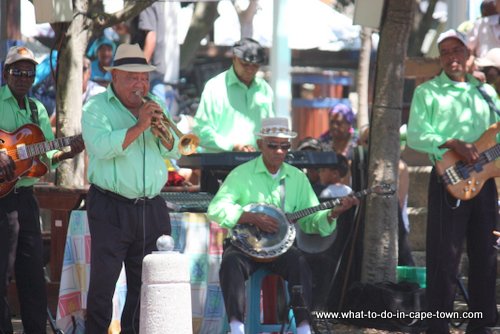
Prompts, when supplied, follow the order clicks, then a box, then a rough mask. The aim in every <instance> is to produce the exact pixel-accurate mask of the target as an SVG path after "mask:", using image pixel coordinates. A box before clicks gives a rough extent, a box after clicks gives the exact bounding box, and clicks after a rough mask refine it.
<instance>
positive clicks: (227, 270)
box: [207, 117, 359, 334]
mask: <svg viewBox="0 0 500 334" xmlns="http://www.w3.org/2000/svg"><path fill="white" fill-rule="evenodd" d="M256 135H257V137H258V138H259V139H258V140H257V146H258V148H259V150H260V151H261V153H262V154H261V155H259V156H258V157H257V158H255V159H253V160H250V161H248V162H246V163H244V164H242V165H240V166H238V167H237V168H235V169H234V170H232V171H231V172H230V173H229V175H228V176H227V178H226V179H225V181H224V183H223V184H222V185H221V187H220V189H219V191H218V192H217V194H216V195H215V197H214V198H213V200H212V202H211V203H210V205H209V207H208V211H207V215H208V217H209V218H210V219H211V220H213V221H215V222H217V223H218V224H219V225H220V226H221V227H224V228H227V229H229V230H230V232H229V238H228V239H226V240H225V242H224V252H223V255H222V262H221V266H220V271H219V278H220V286H221V289H222V295H223V298H224V304H225V307H226V312H227V318H228V321H229V325H230V328H231V333H232V334H242V333H244V324H243V321H244V307H245V306H244V305H245V281H246V280H247V279H248V278H249V277H250V275H252V273H254V272H255V271H257V270H258V269H259V268H262V267H264V268H266V269H268V270H270V271H271V272H273V273H275V274H278V275H280V276H281V277H283V278H284V279H285V280H287V281H288V289H289V294H290V296H291V295H292V288H293V287H294V286H299V285H300V286H302V291H303V303H305V305H297V306H301V307H297V308H296V309H295V310H294V315H295V320H296V324H297V333H298V334H304V333H310V332H311V328H310V320H309V319H310V317H309V311H308V310H309V307H310V305H311V292H312V275H311V270H310V268H309V265H308V263H307V262H306V259H305V257H304V255H303V254H302V253H301V251H300V250H299V249H298V248H296V247H295V246H293V239H294V238H295V229H294V228H293V223H295V222H294V221H291V222H289V221H288V220H287V218H286V213H293V212H297V211H299V210H303V209H307V208H311V207H314V206H317V205H318V204H319V202H318V199H317V197H316V194H315V193H314V191H313V189H312V187H311V184H310V182H309V180H308V179H307V177H306V175H305V174H304V173H303V172H302V171H300V170H299V169H297V168H295V167H293V166H291V165H289V164H287V163H285V162H284V161H285V156H286V154H287V153H288V150H289V149H290V147H291V142H290V139H292V138H295V137H296V136H297V133H295V132H293V131H291V130H290V126H289V120H288V119H287V118H284V117H273V118H265V119H263V120H262V128H261V130H260V132H258V133H256ZM340 203H341V204H340V205H338V206H336V207H334V208H332V209H330V210H323V211H318V212H315V213H313V214H310V215H309V216H306V217H304V218H301V219H299V220H298V221H297V223H298V225H299V226H298V227H297V228H300V229H302V231H304V232H305V233H317V234H320V235H322V236H327V235H329V234H331V233H332V232H333V231H334V230H335V228H336V219H337V217H338V216H339V215H340V214H341V213H343V212H344V211H346V210H348V209H349V208H351V207H352V206H353V205H357V204H358V203H359V201H358V199H356V198H355V197H345V198H343V199H342V201H341V202H340ZM290 226H292V227H291V228H290ZM290 231H291V232H290ZM273 238H278V239H280V238H284V239H291V240H278V241H277V244H278V246H277V247H278V248H277V249H276V248H273V249H269V250H268V249H267V245H268V244H272V243H273V240H272V239H273ZM266 253H268V254H266Z"/></svg>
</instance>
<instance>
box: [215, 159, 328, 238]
mask: <svg viewBox="0 0 500 334" xmlns="http://www.w3.org/2000/svg"><path fill="white" fill-rule="evenodd" d="M281 179H284V180H285V206H284V209H285V212H287V213H292V212H296V211H298V210H302V209H307V208H310V207H313V206H316V205H318V204H319V203H318V198H317V197H316V195H315V193H314V191H313V189H312V187H311V184H310V182H309V180H308V179H307V177H306V176H305V174H304V173H303V172H302V171H300V170H299V169H297V168H295V167H293V166H291V165H289V164H286V163H283V165H282V166H281V168H280V171H279V175H278V177H275V178H273V177H272V176H271V174H270V173H269V171H268V170H267V168H266V166H265V165H264V161H263V160H262V155H260V156H258V157H257V158H255V159H253V160H250V161H248V162H246V163H244V164H242V165H240V166H238V167H236V168H235V169H233V170H232V171H231V173H229V175H228V176H227V178H226V179H225V180H224V183H223V184H222V186H221V187H220V189H219V191H218V192H217V194H216V195H215V197H214V198H213V200H212V201H211V202H210V205H209V206H208V210H207V215H208V217H209V218H210V219H212V220H214V221H216V222H217V223H218V224H219V225H220V226H222V227H225V228H229V229H230V228H233V227H234V226H235V225H236V223H237V221H238V219H239V218H240V216H241V214H242V213H243V207H244V206H245V205H247V204H252V203H262V204H271V205H273V206H275V207H277V208H280V209H281V208H282V205H281V203H280V202H281V196H280V180H281ZM327 214H328V210H323V211H318V212H316V213H314V214H312V215H310V216H307V217H304V218H302V219H300V220H299V225H300V227H301V229H302V230H303V231H304V232H306V233H318V234H320V235H322V236H327V235H329V234H331V233H332V232H333V231H334V230H335V227H336V224H337V222H336V220H334V221H332V223H329V222H328V219H327Z"/></svg>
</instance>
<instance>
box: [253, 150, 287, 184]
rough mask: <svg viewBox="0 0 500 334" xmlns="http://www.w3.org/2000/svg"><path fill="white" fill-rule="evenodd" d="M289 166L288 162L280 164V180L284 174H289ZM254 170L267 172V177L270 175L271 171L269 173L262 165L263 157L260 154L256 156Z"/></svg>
mask: <svg viewBox="0 0 500 334" xmlns="http://www.w3.org/2000/svg"><path fill="white" fill-rule="evenodd" d="M290 167H291V166H290V165H289V164H287V163H286V162H284V163H283V164H282V165H281V168H280V175H279V177H278V179H280V180H281V179H283V178H285V177H286V176H288V175H289V174H290ZM255 172H256V173H267V174H268V175H269V177H271V173H269V171H268V170H267V167H266V165H264V159H263V158H262V154H261V155H259V156H258V157H257V158H256V165H255Z"/></svg>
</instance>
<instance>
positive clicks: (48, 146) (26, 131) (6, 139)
mask: <svg viewBox="0 0 500 334" xmlns="http://www.w3.org/2000/svg"><path fill="white" fill-rule="evenodd" d="M77 137H81V135H76V136H71V137H63V138H57V139H54V140H51V141H46V140H45V136H44V135H43V132H42V130H41V129H40V128H39V127H38V126H37V125H35V124H25V125H23V126H21V127H20V128H18V129H17V130H16V131H14V132H7V131H2V130H0V152H3V153H6V154H7V155H9V156H10V157H11V158H12V160H14V164H15V170H14V178H13V179H12V180H6V179H5V178H4V177H3V175H0V198H2V197H4V196H6V195H7V194H8V193H9V192H11V191H12V189H13V188H14V186H15V185H16V182H17V180H18V179H19V178H20V177H22V176H25V177H40V176H43V175H45V173H47V171H48V168H47V166H46V165H45V164H44V163H43V162H42V161H40V158H39V156H40V155H42V154H44V153H46V152H48V151H52V150H57V149H60V148H62V147H65V146H69V145H70V144H71V142H72V141H73V140H74V139H76V138H77Z"/></svg>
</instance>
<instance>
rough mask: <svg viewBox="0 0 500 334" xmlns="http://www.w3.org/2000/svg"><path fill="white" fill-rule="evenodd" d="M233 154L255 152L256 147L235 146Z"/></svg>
mask: <svg viewBox="0 0 500 334" xmlns="http://www.w3.org/2000/svg"><path fill="white" fill-rule="evenodd" d="M233 152H255V147H253V146H252V145H243V144H234V146H233Z"/></svg>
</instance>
